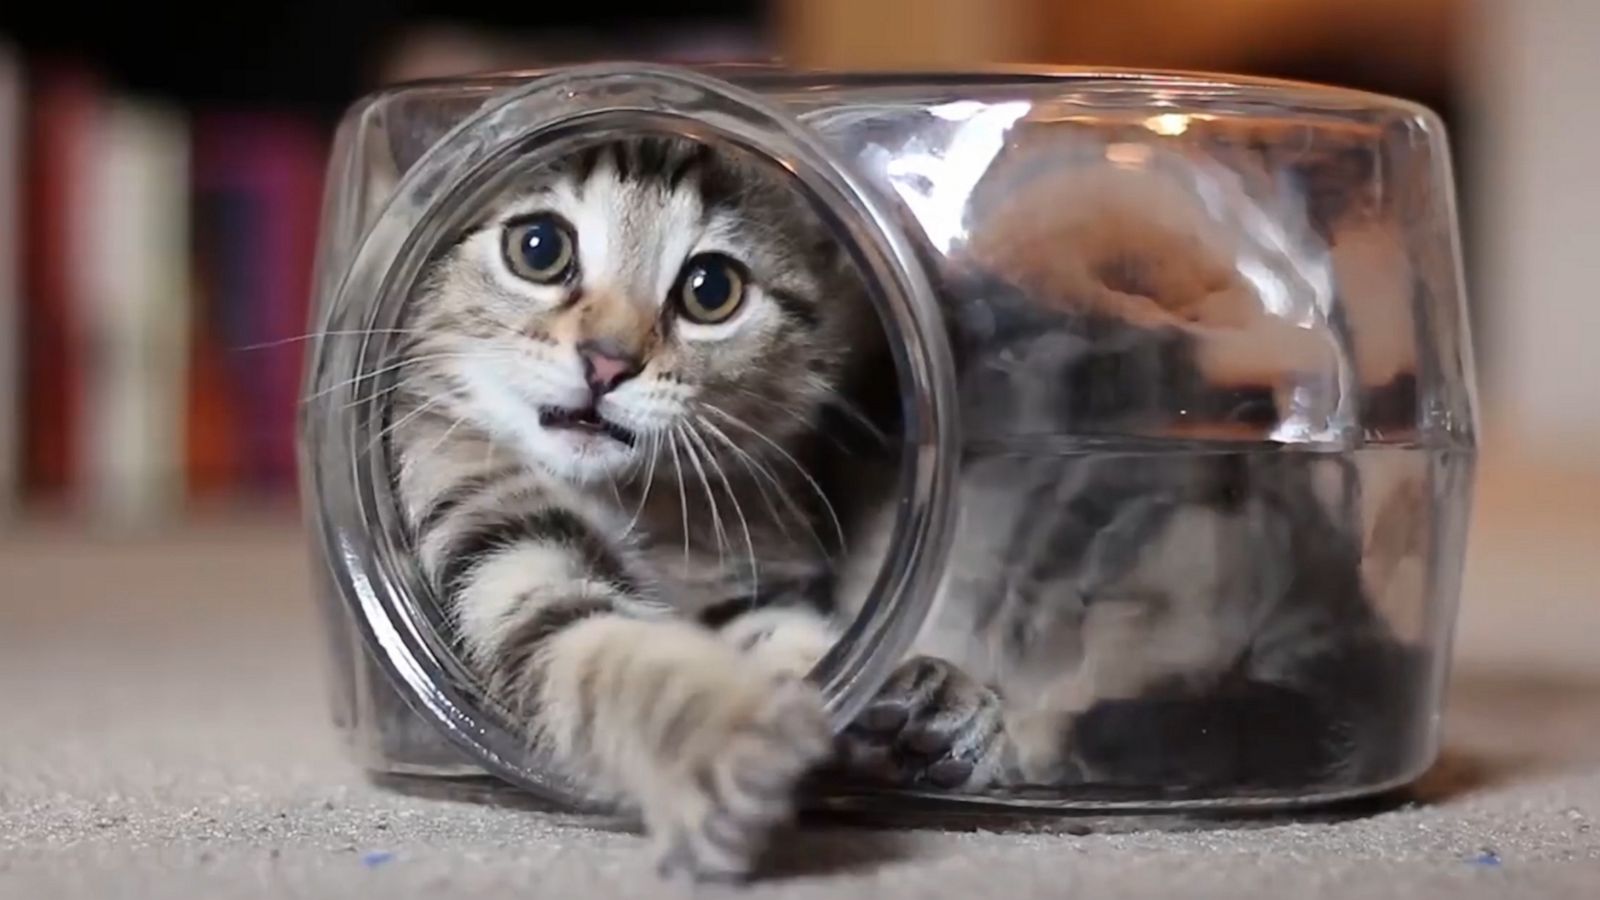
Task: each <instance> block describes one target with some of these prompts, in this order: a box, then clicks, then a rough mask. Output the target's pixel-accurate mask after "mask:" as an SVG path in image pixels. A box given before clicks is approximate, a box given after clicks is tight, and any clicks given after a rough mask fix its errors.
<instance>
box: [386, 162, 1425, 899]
mask: <svg viewBox="0 0 1600 900" xmlns="http://www.w3.org/2000/svg"><path fill="white" fill-rule="evenodd" d="M783 178H784V176H783V175H782V174H781V173H776V172H774V171H772V170H770V169H767V168H763V167H762V166H759V165H757V164H755V163H753V162H750V161H747V160H744V159H743V158H741V157H739V156H737V155H731V154H721V153H716V152H713V151H712V150H711V149H709V148H707V147H704V146H701V145H697V144H688V143H677V142H672V141H666V140H656V139H648V140H630V141H625V142H614V143H609V144H603V145H600V146H597V147H595V148H592V149H590V150H588V151H585V152H583V153H581V154H578V155H576V156H575V157H573V158H571V159H569V160H565V161H563V162H562V163H560V164H558V165H556V166H555V167H553V168H551V169H548V170H546V171H543V172H540V173H536V174H534V175H532V176H529V177H527V178H524V179H522V180H521V181H520V182H519V183H518V184H517V185H516V186H515V187H514V189H512V190H510V191H508V192H507V193H506V195H505V199H504V202H503V203H502V204H501V205H500V206H499V207H497V208H495V209H493V210H491V211H489V212H488V213H487V214H486V215H485V216H484V217H483V218H482V219H481V220H480V221H478V222H477V223H476V224H475V225H474V226H473V227H472V228H471V229H469V230H468V231H467V233H465V234H464V235H462V236H461V238H460V239H459V240H458V241H456V242H454V243H452V244H450V245H449V246H448V247H446V248H444V249H443V250H442V251H441V252H440V253H438V254H437V255H436V257H435V258H434V259H433V260H432V261H431V265H430V266H429V268H428V270H427V273H426V276H425V277H424V278H423V279H422V281H421V283H420V288H419V291H418V292H417V294H416V296H415V297H414V298H413V302H412V303H411V304H410V307H409V309H408V314H407V319H406V321H405V322H404V323H403V325H404V328H405V329H407V330H408V331H409V332H410V337H409V339H408V341H407V345H406V347H405V354H406V355H405V362H404V365H403V367H402V369H401V371H400V373H399V380H398V383H397V387H396V388H395V390H394V392H393V394H392V397H393V403H392V410H391V420H390V423H389V425H388V426H387V427H388V429H389V433H390V441H391V447H392V450H393V452H394V454H395V458H396V467H397V470H398V472H399V479H398V485H399V489H400V495H401V497H402V499H403V502H404V504H405V515H406V519H407V521H408V522H409V524H410V526H411V531H412V536H411V537H412V541H413V544H414V547H415V551H416V554H417V558H418V560H419V562H420V564H421V566H422V568H423V570H424V572H425V573H426V575H427V576H428V577H429V578H430V579H431V581H432V583H433V585H434V588H435V590H436V592H437V594H438V596H439V598H440V600H441V603H442V605H443V606H444V608H445V610H446V613H447V615H446V617H445V618H446V621H447V623H448V626H449V628H450V629H451V632H452V636H453V637H454V639H455V641H456V643H457V644H458V646H459V647H460V648H461V653H462V656H463V658H464V660H465V661H466V662H467V663H468V664H469V665H470V666H471V667H472V669H473V670H474V671H475V672H476V673H478V675H479V677H480V678H481V679H482V681H483V683H484V685H485V686H486V689H487V693H488V696H489V698H490V699H491V700H492V701H493V702H494V703H495V704H497V705H498V706H500V707H501V708H502V709H503V710H504V712H505V714H506V715H507V716H508V717H509V718H510V719H511V720H512V721H514V722H517V723H521V724H523V725H524V726H525V727H526V730H527V734H528V737H529V739H530V740H531V741H533V742H535V743H536V744H537V745H538V746H539V747H540V748H541V749H542V750H544V751H545V752H546V753H548V754H549V755H550V758H551V759H552V761H553V764H555V765H557V766H559V767H561V768H562V769H564V770H566V771H568V772H570V773H572V774H574V775H576V776H577V777H579V778H580V779H581V780H582V782H583V783H584V784H586V785H588V786H590V787H591V788H592V789H593V790H594V791H595V792H596V793H599V794H602V795H606V796H609V797H611V798H613V799H616V800H619V801H623V802H626V803H630V804H633V805H635V806H636V807H637V808H638V809H639V811H640V813H641V816H642V818H643V820H644V822H645V824H646V826H647V828H648V830H649V832H650V834H651V835H652V837H653V840H654V842H655V846H656V848H657V853H658V855H659V859H660V861H661V864H662V865H663V867H665V868H669V869H677V868H683V869H687V870H689V871H692V872H694V873H695V874H697V875H701V876H713V877H715V876H738V875H742V874H744V873H746V872H748V871H749V869H750V867H751V865H752V864H753V862H754V860H755V858H756V856H757V855H758V854H759V853H760V851H761V849H762V847H763V845H764V842H765V841H766V840H767V839H768V836H769V835H770V833H771V830H772V829H773V828H774V827H775V826H777V825H778V824H779V823H781V822H782V821H784V820H785V819H786V818H787V817H788V816H789V815H790V814H791V812H792V804H793V802H794V801H793V793H794V789H795V787H796V785H797V784H798V783H799V781H800V779H801V778H802V777H803V776H804V775H805V774H806V773H807V772H809V771H812V770H814V769H817V768H819V767H820V768H827V769H830V770H831V771H833V772H834V773H835V774H839V775H844V776H849V777H854V778H865V779H868V780H871V781H873V782H875V783H879V784H892V785H897V786H902V787H913V788H937V789H946V790H959V791H981V790H986V789H995V788H1016V787H1028V786H1037V785H1052V784H1054V785H1060V784H1063V783H1072V784H1079V785H1083V784H1093V785H1101V786H1119V785H1120V786H1126V787H1134V788H1142V789H1145V790H1158V791H1163V792H1166V793H1168V794H1171V793H1174V789H1175V788H1179V789H1181V788H1185V787H1189V788H1195V789H1204V788H1207V787H1214V786H1218V785H1221V786H1225V787H1234V786H1249V785H1260V786H1266V787H1269V788H1270V787H1271V786H1274V785H1277V786H1297V785H1303V784H1305V783H1308V782H1311V783H1316V782H1319V781H1326V782H1327V783H1328V784H1329V785H1339V784H1349V783H1359V779H1360V778H1362V777H1363V773H1366V772H1370V771H1387V770H1388V769H1386V768H1385V767H1386V766H1388V767H1389V768H1392V761H1390V760H1385V759H1364V758H1362V757H1361V755H1360V754H1361V753H1366V752H1368V751H1369V750H1370V749H1371V748H1373V747H1377V748H1378V749H1379V750H1380V752H1381V751H1383V750H1384V749H1386V748H1392V747H1395V746H1401V745H1405V741H1403V740H1398V739H1397V740H1394V741H1385V740H1371V739H1363V738H1362V735H1365V734H1372V733H1374V732H1373V731H1372V729H1377V732H1376V733H1380V734H1381V733H1384V729H1388V731H1389V732H1390V733H1393V732H1394V730H1395V729H1398V728H1401V727H1402V726H1403V725H1404V724H1405V723H1406V722H1410V721H1414V717H1412V718H1408V716H1407V714H1406V712H1405V710H1407V709H1409V707H1408V706H1407V703H1408V702H1410V700H1411V699H1412V698H1410V697H1409V695H1408V694H1407V692H1406V691H1405V690H1403V689H1402V688H1405V687H1411V686H1414V685H1418V684H1423V683H1425V682H1426V679H1420V678H1418V677H1417V676H1416V675H1415V672H1414V670H1411V669H1406V668H1401V665H1402V664H1401V663H1399V662H1396V661H1395V660H1396V659H1397V658H1398V657H1397V656H1396V654H1395V653H1393V652H1392V649H1393V644H1392V641H1391V640H1390V637H1389V636H1388V634H1387V633H1386V631H1385V629H1384V627H1383V623H1382V621H1381V620H1380V618H1379V617H1378V616H1376V614H1375V613H1374V612H1373V611H1372V609H1371V608H1370V605H1369V604H1368V602H1367V600H1366V599H1365V597H1364V594H1363V591H1362V588H1361V585H1360V584H1359V582H1358V580H1357V579H1358V567H1359V564H1360V557H1361V553H1360V546H1359V542H1358V541H1356V540H1355V539H1353V537H1352V536H1351V535H1350V534H1349V533H1348V529H1347V527H1346V523H1347V522H1348V521H1349V520H1348V518H1346V517H1345V516H1344V511H1343V510H1342V508H1341V507H1340V506H1339V504H1340V503H1341V502H1343V500H1344V499H1345V498H1346V497H1347V495H1348V494H1349V493H1351V492H1352V491H1355V492H1359V487H1358V486H1353V485H1351V484H1350V481H1351V479H1350V478H1349V477H1348V476H1349V472H1348V471H1346V470H1345V469H1344V468H1342V467H1341V466H1340V464H1339V463H1337V462H1329V463H1327V464H1323V463H1319V464H1317V465H1314V466H1311V465H1301V464H1300V461H1299V460H1297V459H1295V458H1292V457H1291V455H1290V454H1264V455H1261V456H1259V457H1239V456H1219V455H1209V456H1208V455H1201V456H1195V457H1190V456H1172V455H1168V456H1164V457H1162V458H1161V459H1160V460H1155V459H1136V458H1134V459H1130V458H1127V457H1115V456H1107V455H1103V454H1075V455H1071V454H1068V455H1064V454H1053V455H1050V454H1046V455H1037V454H1035V455H1029V456H1017V455H1015V454H1007V453H1000V452H994V451H993V450H992V449H990V450H986V449H984V448H983V447H982V446H981V442H979V443H975V444H973V446H971V447H969V452H968V453H967V455H966V457H965V458H964V459H963V460H962V472H961V483H960V491H961V502H960V521H959V523H958V535H957V539H956V544H955V547H954V550H953V555H952V558H951V560H950V565H949V569H948V573H947V577H946V579H945V581H944V583H943V584H942V585H941V587H940V590H939V595H938V597H937V598H936V604H935V612H934V614H933V616H932V617H931V619H930V621H929V623H928V625H927V627H926V628H925V629H924V631H923V633H922V634H921V635H920V636H919V638H918V642H917V645H916V647H915V650H914V652H913V653H912V654H911V656H910V658H909V659H907V660H906V661H905V662H904V664H903V665H902V666H901V667H900V668H899V669H898V670H897V671H896V673H895V674H894V675H893V676H892V677H891V678H890V680H889V681H888V683H887V684H886V685H885V687H884V689H883V690H882V692H881V693H880V695H879V697H878V698H877V699H876V700H875V701H874V702H873V703H872V704H870V705H869V706H868V707H867V708H866V709H865V710H864V711H863V713H862V714H861V716H859V717H858V719H857V720H856V722H854V723H853V724H852V725H851V727H850V728H849V729H847V731H846V732H845V734H844V735H842V736H840V739H839V740H837V741H835V740H834V739H833V736H832V735H831V733H830V730H829V728H828V726H827V723H826V720H825V718H824V716H823V712H822V706H821V700H820V697H819V696H818V694H817V692H816V690H815V688H813V687H812V686H810V685H809V684H807V683H806V682H805V681H804V680H803V678H802V676H803V675H804V674H805V673H806V672H807V671H808V670H809V669H810V668H811V667H812V665H813V664H814V663H815V662H816V660H817V659H818V658H820V656H821V655H822V653H823V652H825V651H826V649H827V648H828V647H829V646H830V645H831V643H832V641H833V640H834V637H835V635H836V629H837V627H838V624H839V623H841V622H845V621H848V619H849V617H850V616H851V615H853V614H854V613H855V612H856V610H857V609H858V608H859V604H860V602H861V601H862V599H863V598H864V595H865V585H868V584H870V582H871V580H872V577H873V575H874V574H875V572H876V567H877V566H878V565H879V561H880V560H881V558H882V556H881V552H880V551H881V550H882V549H883V547H884V544H885V543H886V541H887V539H888V536H889V534H890V525H891V523H892V517H893V514H894V510H895V499H896V498H895V497H894V495H893V489H894V486H895V479H894V478H893V471H894V467H895V465H896V463H897V460H898V458H899V457H898V452H897V451H898V449H899V448H898V445H897V443H896V439H897V428H896V424H897V423H896V421H895V412H896V409H897V407H896V384H895V380H894V377H893V374H892V368H891V367H890V363H889V357H888V354H887V345H886V342H885V339H884V336H883V333H882V331H881V330H880V329H879V326H878V323H877V321H876V319H875V314H874V313H873V311H872V310H871V308H870V305H869V304H868V302H867V299H866V296H865V294H864V292H863V286H862V284H861V283H860V280H859V275H858V273H857V272H856V271H855V270H854V269H853V267H852V266H851V264H850V263H849V261H848V260H847V259H846V258H844V256H843V254H842V253H841V251H840V248H839V246H838V244H837V242H836V241H835V239H834V238H833V236H832V235H831V234H830V233H829V232H828V231H827V229H826V227H825V226H824V225H823V224H822V223H821V222H820V221H819V220H818V218H817V217H816V216H815V215H814V213H813V212H812V211H811V210H810V209H809V208H807V206H806V204H805V202H804V201H803V200H802V199H801V198H800V197H799V196H798V195H797V194H796V193H794V192H793V191H792V189H791V188H789V187H788V186H787V185H786V184H785V183H784V181H783ZM1090 217H1091V218H1092V217H1093V214H1092V213H1091V214H1090ZM1135 239H1136V238H1129V240H1135ZM930 255H931V254H930ZM1123 287H1127V285H1123ZM940 294H941V301H942V302H943V304H944V312H945V315H946V317H947V321H948V327H949V329H950V333H951V335H952V338H953V343H954V345H955V350H956V351H957V356H958V369H959V373H960V379H959V382H960V386H961V401H962V415H963V422H964V426H965V428H966V429H967V432H968V434H969V435H982V434H985V433H991V434H999V435H1004V434H1005V433H1007V432H1008V431H1009V432H1012V433H1015V432H1016V431H1017V430H1018V429H1027V430H1031V432H1032V433H1033V434H1035V435H1039V434H1076V435H1093V434H1094V433H1096V432H1097V431H1098V432H1099V433H1102V434H1120V435H1125V434H1129V433H1135V432H1137V431H1138V430H1139V428H1140V427H1142V426H1143V425H1146V424H1148V422H1149V421H1151V420H1152V418H1155V419H1159V420H1163V421H1170V420H1171V419H1172V416H1173V414H1174V413H1175V412H1176V411H1177V410H1178V409H1180V408H1181V409H1183V410H1186V411H1187V413H1188V414H1192V415H1193V416H1194V417H1195V418H1197V419H1202V420H1204V423H1209V424H1214V425H1221V426H1224V427H1228V426H1232V425H1238V424H1241V423H1242V424H1244V425H1252V426H1258V425H1261V424H1263V423H1270V422H1271V421H1274V420H1275V419H1276V417H1277V414H1278V411H1277V409H1276V407H1275V404H1276V403H1277V402H1278V400H1277V397H1278V395H1279V392H1278V391H1277V390H1276V386H1274V385H1262V386H1258V387H1251V386H1249V385H1240V384H1234V383H1218V382H1216V381H1215V380H1213V379H1208V378H1207V371H1208V366H1209V365H1210V364H1213V363H1214V362H1215V360H1214V359H1211V358H1210V357H1209V356H1207V355H1206V348H1205V347H1202V346H1200V345H1198V344H1197V340H1196V337H1195V335H1194V333H1192V332H1191V331H1188V330H1185V329H1184V328H1181V327H1175V326H1168V325H1165V324H1163V323H1160V322H1156V323H1151V322H1148V321H1142V320H1129V319H1125V318H1118V317H1117V316H1115V315H1108V314H1106V311H1105V310H1103V309H1097V308H1094V306H1093V304H1074V303H1073V302H1071V299H1070V298H1067V299H1066V300H1063V299H1062V298H1045V299H1043V300H1041V298H1038V297H1035V296H1030V295H1028V294H1025V293H1024V292H1023V290H1022V289H1021V288H1019V287H1018V286H1016V285H1014V284H1012V283H1010V282H1009V281H1007V280H1006V279H1003V278H1000V277H998V276H997V275H996V274H994V273H992V272H984V271H977V272H963V271H959V270H950V269H946V270H944V271H943V272H942V281H941V283H940ZM1330 468H1331V469H1332V471H1331V473H1330V472H1328V471H1324V470H1328V469H1330ZM1330 481H1331V483H1332V484H1333V485H1334V489H1332V490H1331V492H1330V490H1329V489H1328V488H1327V484H1328V483H1330ZM1341 486H1343V487H1341ZM1407 746H1409V745H1407Z"/></svg>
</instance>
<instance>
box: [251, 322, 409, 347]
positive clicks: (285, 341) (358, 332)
mask: <svg viewBox="0 0 1600 900" xmlns="http://www.w3.org/2000/svg"><path fill="white" fill-rule="evenodd" d="M425 333H426V332H423V331H418V330H416V329H412V328H354V329H350V330H348V331H312V332H308V333H306V334H297V335H294V336H293V337H286V338H279V339H277V340H275V341H262V342H261V343H259V344H245V345H244V346H242V347H232V348H229V349H230V350H231V351H232V352H234V353H246V352H250V351H254V350H270V349H272V348H273V347H283V346H287V345H289V344H298V343H300V342H302V341H310V340H315V339H317V338H325V337H367V336H369V335H374V334H404V335H420V334H425Z"/></svg>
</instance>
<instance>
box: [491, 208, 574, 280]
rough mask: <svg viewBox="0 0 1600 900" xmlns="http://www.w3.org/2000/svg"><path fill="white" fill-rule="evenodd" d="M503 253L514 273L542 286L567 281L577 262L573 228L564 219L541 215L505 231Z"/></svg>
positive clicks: (510, 226)
mask: <svg viewBox="0 0 1600 900" xmlns="http://www.w3.org/2000/svg"><path fill="white" fill-rule="evenodd" d="M504 242H505V246H504V248H503V249H504V252H505V257H506V265H508V266H510V267H511V271H513V272H515V273H517V274H518V275H519V276H521V277H523V278H526V279H528V280H529V281H533V282H537V283H539V284H555V283H556V282H559V281H565V280H566V279H567V277H568V276H569V275H571V274H572V268H573V263H574V262H575V261H576V259H577V255H576V253H575V250H576V248H575V246H574V245H575V244H576V243H577V242H576V241H575V240H574V239H573V235H572V228H571V227H570V226H568V225H567V223H566V222H565V221H563V220H562V219H561V217H559V216H556V215H553V214H551V213H541V214H539V215H535V216H532V217H530V218H526V219H519V220H517V221H515V222H512V223H511V224H509V225H507V226H506V228H505V237H504Z"/></svg>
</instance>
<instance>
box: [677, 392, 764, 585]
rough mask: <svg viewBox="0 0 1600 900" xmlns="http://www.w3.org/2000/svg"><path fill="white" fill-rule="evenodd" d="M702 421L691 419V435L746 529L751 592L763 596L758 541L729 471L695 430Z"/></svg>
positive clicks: (745, 541)
mask: <svg viewBox="0 0 1600 900" xmlns="http://www.w3.org/2000/svg"><path fill="white" fill-rule="evenodd" d="M700 421H703V420H702V419H701V417H699V416H695V417H693V418H692V419H690V420H689V432H688V433H689V437H690V438H691V439H693V440H694V441H695V442H696V443H698V444H699V445H700V449H701V451H703V452H704V453H705V455H706V462H707V463H708V464H710V466H711V468H713V469H715V470H716V473H717V478H719V479H720V480H721V481H722V489H723V490H724V491H727V493H728V502H730V503H732V504H733V513H734V515H736V516H738V517H739V527H740V528H741V529H743V530H744V547H745V550H746V552H748V553H749V554H750V593H751V594H752V595H754V596H757V597H759V596H761V576H760V574H759V567H758V566H757V565H756V542H755V541H754V540H753V539H752V538H751V536H750V523H749V522H748V521H746V520H745V517H744V508H743V507H742V506H740V505H739V495H738V494H735V493H734V492H733V484H732V483H731V482H730V481H728V473H727V472H725V471H723V469H722V465H721V464H720V463H718V462H717V456H716V454H714V453H712V452H711V447H710V445H708V444H707V443H706V439H705V438H704V437H702V436H701V435H700V433H699V432H697V431H696V430H695V427H694V426H695V423H696V422H700Z"/></svg>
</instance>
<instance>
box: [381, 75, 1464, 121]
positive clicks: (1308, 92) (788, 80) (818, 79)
mask: <svg viewBox="0 0 1600 900" xmlns="http://www.w3.org/2000/svg"><path fill="white" fill-rule="evenodd" d="M588 65H609V66H626V67H630V68H633V69H635V70H641V69H647V68H661V69H665V68H671V69H676V70H678V71H682V72H691V73H697V74H702V75H706V76H709V77H714V78H718V79H721V80H723V81H725V82H727V83H729V84H733V85H740V84H746V83H749V84H755V83H759V84H762V85H770V86H774V87H790V88H793V89H796V90H822V89H827V88H844V89H863V90H867V89H875V88H889V87H919V86H922V87H933V86H945V87H963V86H965V87H973V88H977V87H1002V86H1016V87H1030V86H1032V87H1037V86H1041V85H1062V86H1065V85H1074V84H1091V83H1101V82H1117V83H1124V84H1126V85H1127V86H1129V87H1135V88H1149V89H1172V90H1191V89H1198V90H1205V91H1208V92H1210V91H1216V90H1219V89H1221V90H1241V91H1252V92H1258V93H1261V94H1263V95H1266V96H1269V97H1271V98H1272V99H1276V100H1279V101H1284V102H1307V103H1311V102H1317V101H1320V102H1328V103H1338V104H1340V105H1345V106H1349V107H1356V108H1367V109H1373V110H1382V109H1387V110H1392V111H1394V112H1396V113H1399V114H1403V115H1411V116H1419V117H1422V118H1429V119H1431V118H1436V117H1437V112H1436V111H1435V110H1433V109H1432V108H1431V107H1429V106H1427V105H1426V104H1424V103H1421V102H1419V101H1417V100H1413V99H1410V98H1407V97H1402V96H1400V95H1397V94H1387V93H1383V92H1379V91H1373V90H1367V89H1363V88H1355V87H1349V86H1346V85H1340V84H1334V83H1332V82H1324V81H1314V80H1310V79H1304V78H1289V77H1285V76H1274V75H1257V74H1247V73H1243V72H1238V71H1230V70H1225V69H1205V68H1182V67H1159V66H1156V67H1140V66H1112V65H1090V64H1055V63H1023V62H996V63H986V64H984V65H982V66H974V67H961V68H953V67H937V66H927V67H915V66H902V67H894V68H889V67H885V68H864V67H856V68H851V67H836V66H798V65H790V64H783V63H779V62H710V63H677V64H666V65H663V64H658V63H649V62H617V63H599V64H588ZM584 67H585V66H584V65H577V66H574V65H552V66H542V67H541V66H530V67H511V68H491V69H483V70H477V71H471V72H463V73H460V74H455V75H437V76H423V77H417V78H408V79H403V80H399V81H394V82H391V83H389V84H387V85H384V86H383V87H381V88H377V89H375V90H373V91H371V92H370V93H368V94H367V95H366V96H367V97H379V96H387V95H393V94H406V93H412V92H417V91H427V90H437V89H440V88H460V87H475V86H476V87H483V88H507V87H515V86H518V85H522V84H526V83H527V82H529V81H530V80H535V79H540V78H546V77H549V76H551V75H557V74H559V73H562V72H568V71H572V70H574V69H580V68H584Z"/></svg>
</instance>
